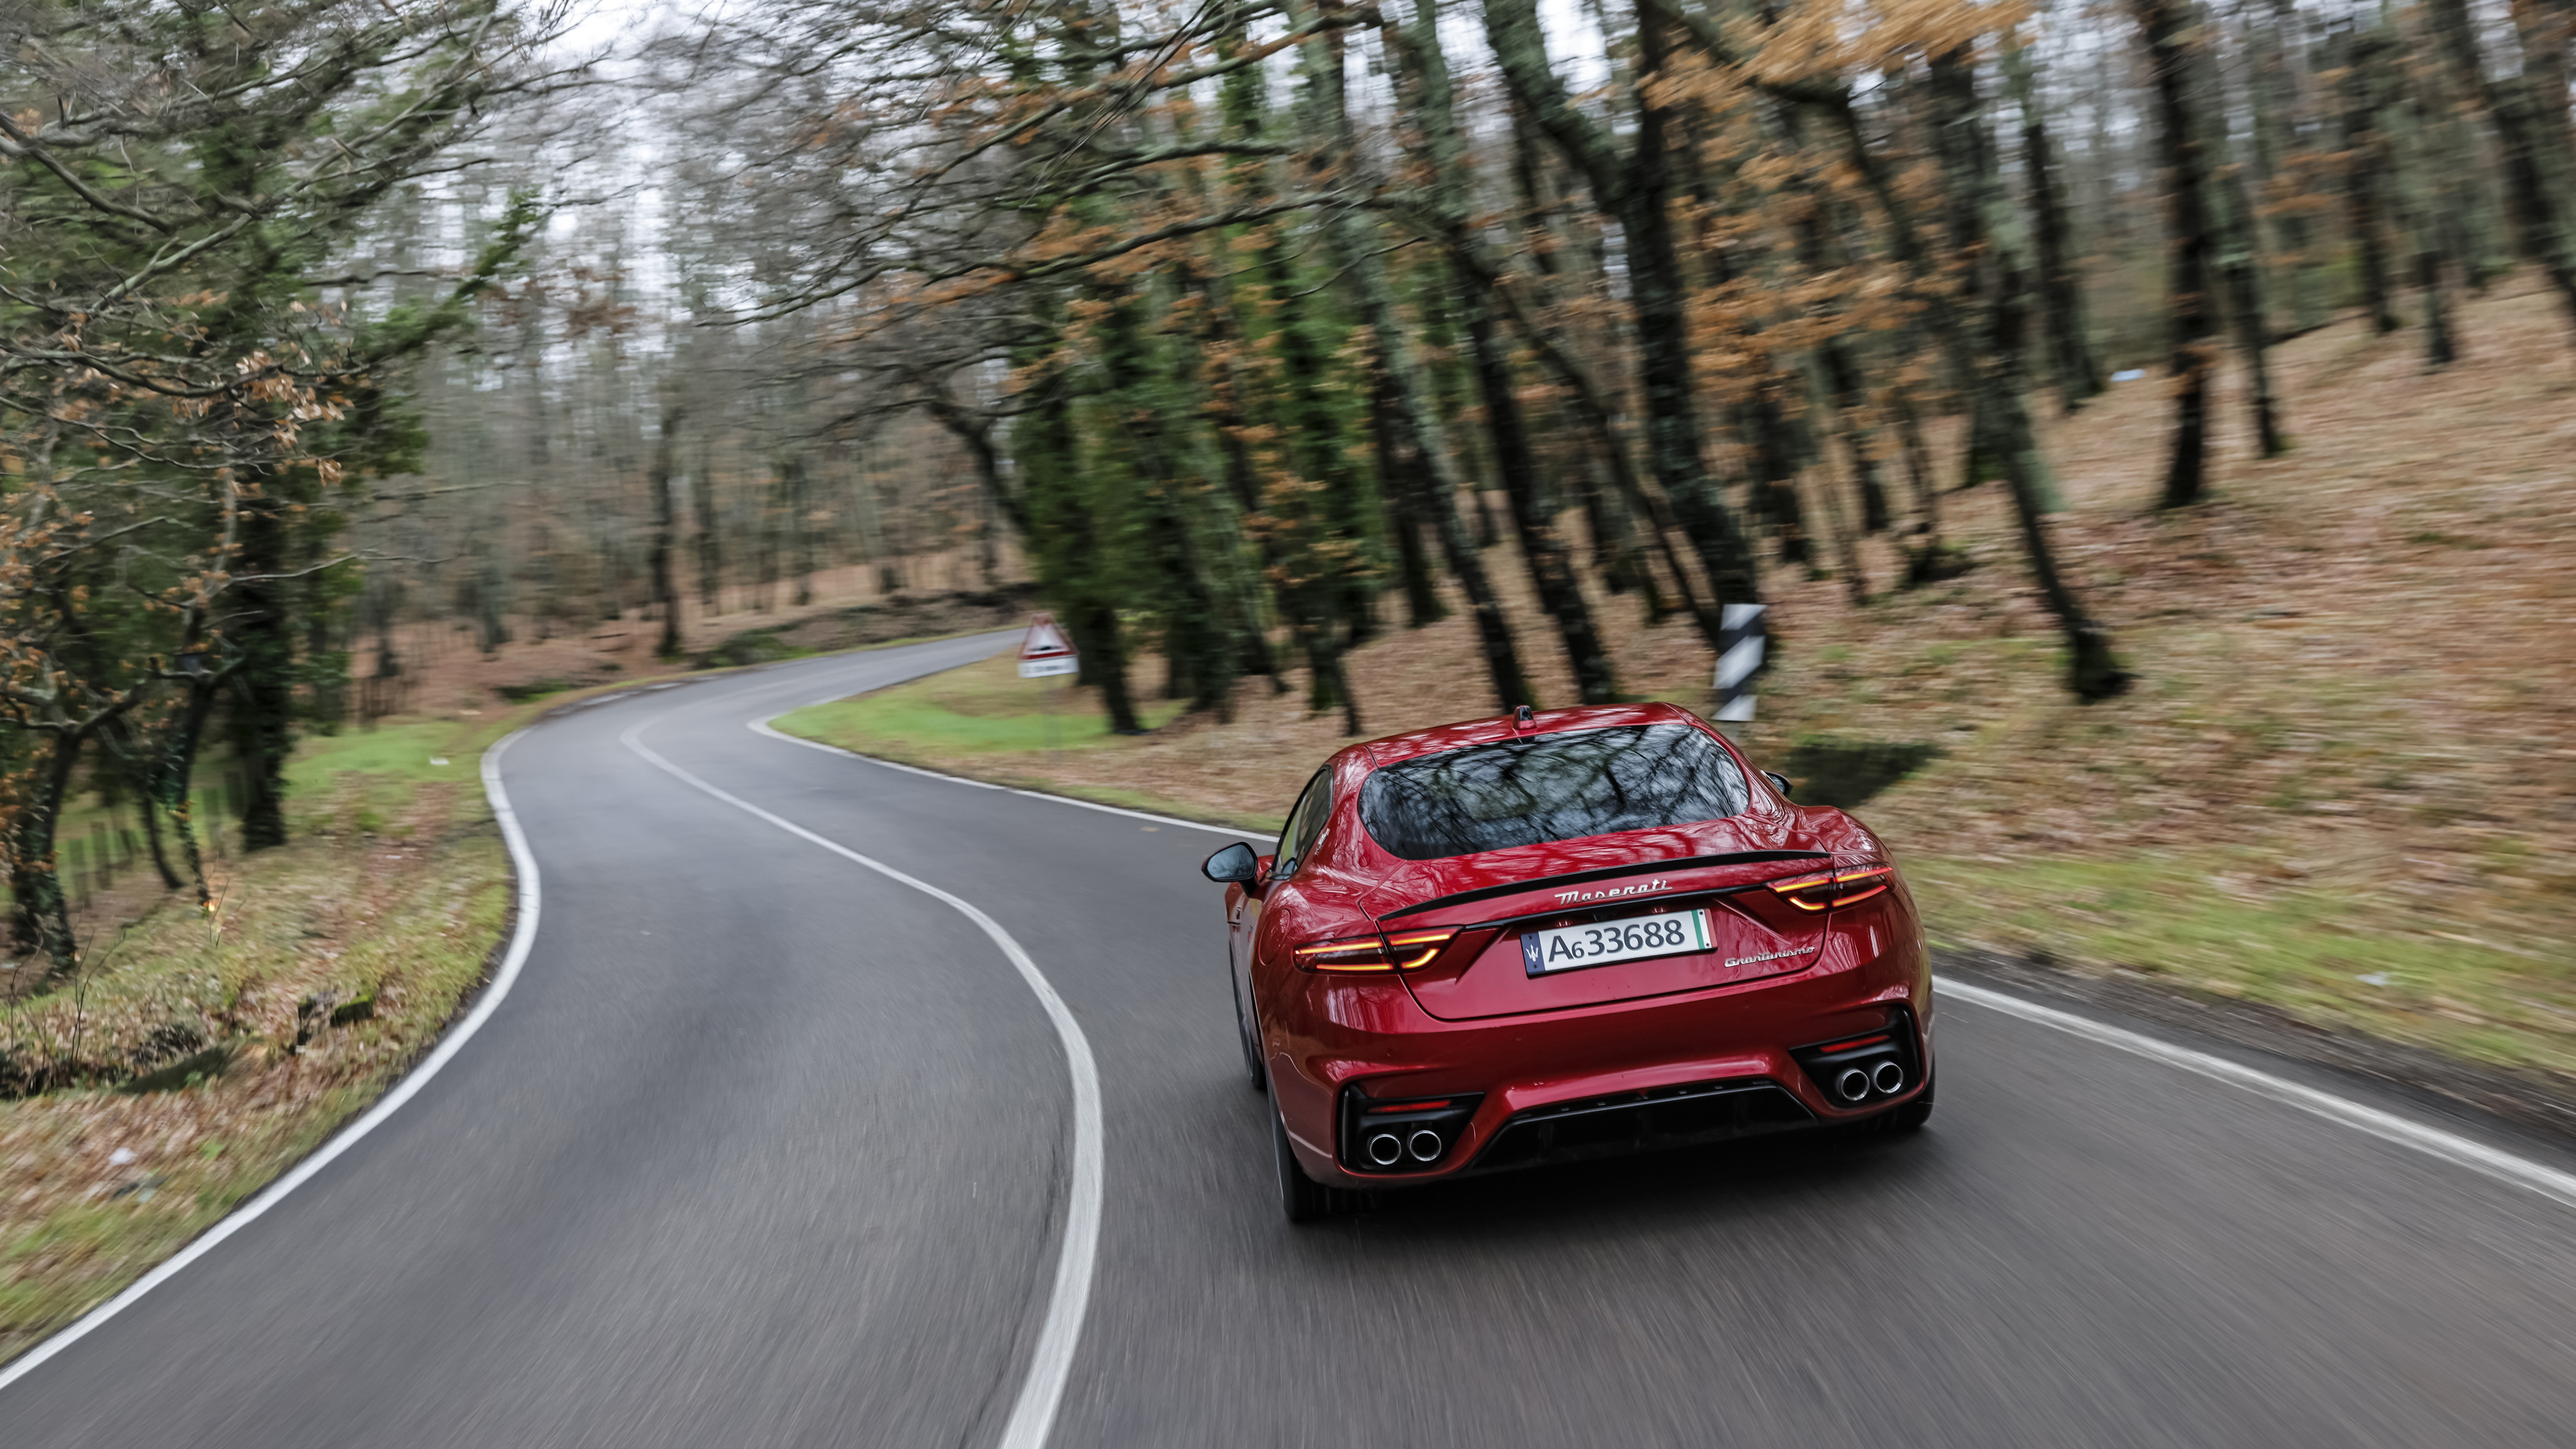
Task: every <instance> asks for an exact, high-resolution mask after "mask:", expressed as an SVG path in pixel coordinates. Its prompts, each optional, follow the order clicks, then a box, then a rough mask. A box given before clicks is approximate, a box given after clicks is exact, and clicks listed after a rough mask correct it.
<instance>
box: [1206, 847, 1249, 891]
mask: <svg viewBox="0 0 2576 1449" xmlns="http://www.w3.org/2000/svg"><path fill="white" fill-rule="evenodd" d="M1199 869H1200V870H1201V871H1202V872H1204V873H1205V874H1206V876H1207V878H1208V879H1209V880H1212V881H1215V882H1216V883H1217V884H1219V885H1250V884H1251V883H1252V882H1253V881H1254V880H1256V879H1258V878H1259V877H1260V875H1261V860H1260V857H1258V856H1256V855H1254V854H1253V853H1252V847H1251V846H1249V845H1246V844H1244V843H1243V842H1242V841H1240V840H1238V841H1236V842H1235V843H1234V844H1232V845H1229V846H1227V847H1226V848H1225V849H1223V850H1220V851H1218V852H1217V853H1216V854H1214V855H1211V856H1209V857H1208V858H1207V860H1206V862H1205V863H1203V864H1202V865H1200V866H1199Z"/></svg>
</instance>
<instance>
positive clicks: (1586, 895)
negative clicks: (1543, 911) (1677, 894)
mask: <svg viewBox="0 0 2576 1449" xmlns="http://www.w3.org/2000/svg"><path fill="white" fill-rule="evenodd" d="M1671 884H1672V882H1671V881H1669V880H1667V879H1665V878H1664V877H1662V876H1657V877H1655V878H1654V879H1653V880H1650V881H1645V882H1642V883H1640V884H1637V885H1632V886H1619V887H1617V888H1616V889H1613V890H1606V891H1558V892H1557V893H1556V903H1557V904H1558V905H1560V906H1570V905H1573V904H1575V903H1576V902H1578V901H1615V900H1617V899H1619V898H1620V897H1621V896H1647V895H1653V894H1654V893H1655V892H1657V891H1659V890H1662V889H1664V888H1665V887H1667V886H1669V885H1671Z"/></svg>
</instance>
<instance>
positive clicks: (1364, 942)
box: [1295, 926, 1458, 972]
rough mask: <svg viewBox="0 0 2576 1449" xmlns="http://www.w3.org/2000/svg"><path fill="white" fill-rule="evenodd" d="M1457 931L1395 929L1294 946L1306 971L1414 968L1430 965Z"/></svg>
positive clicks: (1413, 969)
mask: <svg viewBox="0 0 2576 1449" xmlns="http://www.w3.org/2000/svg"><path fill="white" fill-rule="evenodd" d="M1457 934H1458V931H1457V928H1456V927H1454V926H1452V927H1446V928H1442V929H1438V930H1422V931H1396V932H1393V933H1390V934H1387V935H1383V936H1349V937H1345V938H1343V939H1341V940H1338V941H1311V942H1308V943H1307V944H1305V945H1303V946H1299V947H1298V948H1296V953H1295V954H1296V957H1297V964H1298V965H1300V966H1303V967H1305V968H1306V969H1307V970H1309V971H1350V972H1364V971H1416V970H1419V969H1421V968H1422V967H1425V966H1428V965H1430V964H1431V961H1432V958H1433V957H1436V956H1438V955H1439V954H1440V951H1441V948H1442V947H1444V946H1446V945H1448V944H1449V942H1450V941H1451V940H1452V939H1454V938H1455V937H1456V936H1457Z"/></svg>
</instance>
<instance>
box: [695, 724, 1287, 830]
mask: <svg viewBox="0 0 2576 1449" xmlns="http://www.w3.org/2000/svg"><path fill="white" fill-rule="evenodd" d="M847 698H849V696H848V695H846V694H831V695H825V696H824V697H823V698H821V699H818V700H815V701H813V702H812V703H810V704H798V705H790V706H788V707H787V708H785V709H782V710H779V711H778V712H777V713H776V714H765V715H762V716H761V717H760V718H758V719H750V720H745V721H743V726H744V728H746V729H749V730H750V731H751V732H752V733H753V734H756V735H767V736H769V737H770V738H771V739H773V740H785V741H786V742H787V743H789V744H791V745H803V746H804V747H805V748H807V749H809V750H824V751H828V752H829V753H831V754H835V755H842V756H845V757H847V758H849V759H853V760H865V761H867V762H868V763H869V764H871V765H883V766H885V767H886V768H887V769H889V770H901V771H903V772H904V773H905V774H907V775H922V776H926V777H928V778H930V779H933V780H946V781H948V782H950V783H951V784H957V785H972V786H974V787H975V788H976V789H978V790H1000V791H1002V792H1003V793H1005V794H1009V795H1026V796H1027V797H1029V798H1030V799H1032V800H1052V801H1054V802H1055V803H1057V804H1059V805H1079V806H1081V807H1082V808H1083V809H1085V810H1097V811H1099V812H1100V813H1102V814H1104V815H1124V816H1126V817H1127V818H1128V819H1130V820H1151V821H1154V822H1155V823H1157V824H1161V825H1182V826H1187V827H1188V828H1190V829H1192V830H1204V831H1206V832H1208V833H1209V834H1211V835H1231V836H1233V837H1234V838H1235V839H1237V840H1241V839H1242V838H1243V837H1244V836H1246V835H1256V834H1259V833H1260V832H1258V831H1248V830H1240V829H1237V828H1236V827H1234V826H1231V825H1210V824H1208V823H1207V822H1206V821H1204V820H1183V819H1182V818H1180V817H1179V816H1177V815H1157V814H1155V813H1153V812H1152V811H1150V810H1128V809H1125V808H1123V807H1120V806H1117V805H1103V804H1100V803H1098V802H1097V801H1092V800H1077V799H1075V798H1074V797H1072V796H1071V795H1051V794H1049V793H1047V792H1046V791H1044V790H1023V789H1020V788H1019V787H1018V786H1016V785H996V784H994V783H993V782H992V781H990V780H970V779H968V778H967V777H965V776H964V775H949V774H943V773H941V772H940V771H938V770H925V769H922V768H921V767H920V766H918V765H904V764H897V763H896V762H895V761H893V760H885V759H879V758H878V757H876V756H875V755H863V754H860V753H859V752H858V751H856V750H845V749H842V748H841V747H840V746H839V745H827V744H825V743H823V742H822V741H821V740H809V739H804V738H802V737H800V736H797V735H791V734H789V733H787V732H786V731H785V730H781V729H773V728H771V726H770V723H769V722H770V721H771V720H774V719H776V718H778V716H779V715H786V714H794V713H795V712H796V711H798V710H800V709H811V708H813V707H814V705H817V704H830V703H831V702H833V701H834V700H837V699H847Z"/></svg>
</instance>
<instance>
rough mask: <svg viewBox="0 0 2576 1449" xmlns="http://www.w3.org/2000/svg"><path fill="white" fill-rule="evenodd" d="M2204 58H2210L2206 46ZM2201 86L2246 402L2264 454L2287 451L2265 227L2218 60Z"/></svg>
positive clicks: (2213, 198)
mask: <svg viewBox="0 0 2576 1449" xmlns="http://www.w3.org/2000/svg"><path fill="white" fill-rule="evenodd" d="M2200 56H2201V59H2203V60H2204V61H2206V60H2207V58H2208V53H2207V51H2206V49H2203V50H2202V51H2201V52H2200ZM2200 79H2201V82H2202V88H2203V90H2204V92H2205V93H2206V94H2208V95H2212V96H2215V97H2218V98H2219V104H2218V105H2217V106H2215V107H2213V108H2211V109H2209V110H2207V111H2204V112H2202V113H2200V114H2198V115H2195V116H2194V117H2193V118H2192V119H2193V121H2194V122H2195V123H2196V124H2197V125H2198V126H2200V127H2201V128H2202V144H2203V147H2204V150H2203V156H2204V158H2205V159H2206V161H2207V162H2208V163H2209V177H2210V188H2211V192H2210V202H2211V210H2212V212H2213V213H2214V214H2215V219H2216V223H2217V225H2216V247H2217V265H2218V276H2219V279H2220V281H2221V282H2222V283H2223V284H2224V285H2225V287H2226V289H2227V310H2228V313H2229V315H2230V316H2231V318H2232V319H2233V320H2234V322H2235V324H2236V350H2237V352H2238V353H2239V354H2241V355H2242V356H2243V357H2244V359H2245V376H2246V387H2245V393H2246V398H2245V401H2246V406H2247V408H2248V410H2249V411H2251V412H2252V414H2253V422H2254V438H2255V446H2256V447H2257V448H2258V449H2259V450H2260V451H2261V453H2262V455H2263V456H2264V457H2266V458H2277V457H2279V456H2280V455H2281V454H2282V453H2283V452H2285V451H2287V450H2288V447H2289V444H2287V443H2286V442H2284V441H2282V438H2281V429H2280V424H2279V421H2278V411H2279V410H2278V406H2277V404H2275V402H2274V401H2273V397H2272V366H2271V359H2270V356H2269V352H2268V349H2269V348H2270V346H2271V341H2272V339H2271V332H2270V322H2269V315H2268V307H2267V305H2266V300H2265V296H2264V287H2263V247H2262V237H2263V233H2262V227H2261V224H2260V222H2259V221H2258V220H2257V219H2256V217H2255V214H2254V197H2253V192H2252V189H2251V187H2250V186H2248V184H2247V182H2246V177H2245V168H2244V167H2242V166H2239V165H2237V164H2236V163H2235V158H2234V156H2233V155H2232V153H2231V148H2230V147H2229V145H2228V141H2227V107H2226V104H2225V98H2226V86H2225V84H2224V80H2223V78H2222V77H2221V76H2220V75H2219V74H2218V68H2217V67H2216V66H2215V65H2204V66H2203V67H2202V70H2201V72H2200Z"/></svg>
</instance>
